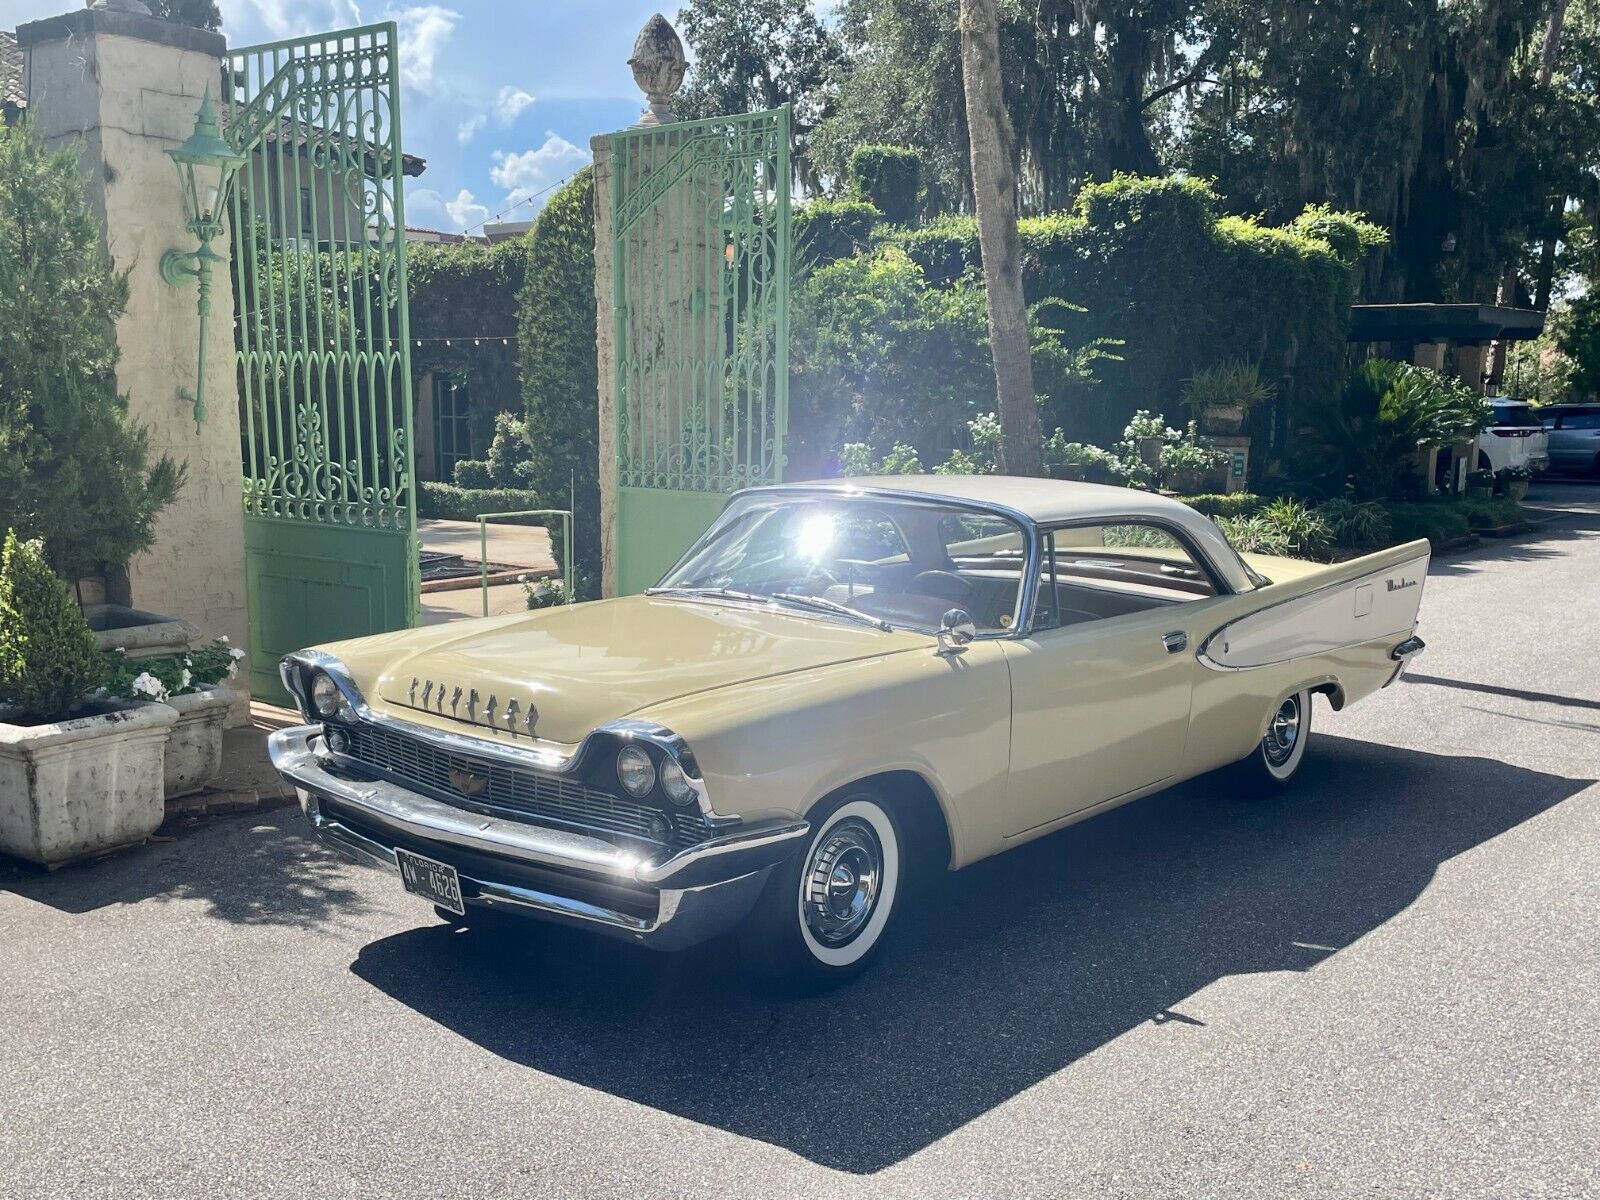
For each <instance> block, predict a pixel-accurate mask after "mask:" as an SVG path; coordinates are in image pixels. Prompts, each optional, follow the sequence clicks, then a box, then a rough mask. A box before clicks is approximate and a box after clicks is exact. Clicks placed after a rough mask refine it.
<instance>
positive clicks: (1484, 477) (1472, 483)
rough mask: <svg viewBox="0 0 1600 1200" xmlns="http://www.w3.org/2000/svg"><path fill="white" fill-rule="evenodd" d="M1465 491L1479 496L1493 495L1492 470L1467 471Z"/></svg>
mask: <svg viewBox="0 0 1600 1200" xmlns="http://www.w3.org/2000/svg"><path fill="white" fill-rule="evenodd" d="M1467 491H1468V492H1469V493H1476V494H1477V495H1480V496H1492V495H1494V472H1493V471H1468V472H1467Z"/></svg>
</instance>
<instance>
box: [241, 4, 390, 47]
mask: <svg viewBox="0 0 1600 1200" xmlns="http://www.w3.org/2000/svg"><path fill="white" fill-rule="evenodd" d="M221 8H222V23H223V27H224V28H225V29H237V28H238V27H239V25H241V24H246V25H248V24H250V23H252V22H251V18H254V21H255V22H259V23H260V24H261V26H262V27H263V28H264V29H265V30H266V31H267V33H268V34H270V35H271V36H272V37H274V38H291V37H304V36H305V35H307V34H312V33H323V32H326V31H327V30H330V29H348V28H350V27H351V26H354V25H360V24H361V10H360V8H359V7H358V6H357V4H356V3H355V0H221Z"/></svg>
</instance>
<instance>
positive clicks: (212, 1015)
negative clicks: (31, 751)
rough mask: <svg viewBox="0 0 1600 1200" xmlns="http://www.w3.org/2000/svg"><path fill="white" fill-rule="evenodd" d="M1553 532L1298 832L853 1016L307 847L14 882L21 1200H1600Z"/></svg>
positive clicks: (1267, 829)
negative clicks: (453, 917)
mask: <svg viewBox="0 0 1600 1200" xmlns="http://www.w3.org/2000/svg"><path fill="white" fill-rule="evenodd" d="M1535 499H1536V500H1537V501H1538V502H1540V503H1543V504H1550V505H1553V506H1556V507H1559V508H1564V509H1567V510H1569V515H1568V516H1567V517H1566V518H1565V519H1563V520H1560V521H1558V522H1556V523H1553V524H1549V525H1546V526H1543V527H1541V529H1540V530H1539V531H1538V532H1536V533H1535V534H1533V535H1531V536H1527V537H1523V538H1521V539H1518V540H1515V541H1512V542H1507V543H1486V544H1484V545H1483V546H1481V547H1478V548H1476V549H1474V550H1473V551H1471V552H1469V553H1466V554H1463V555H1458V556H1455V557H1451V558H1448V559H1444V560H1441V561H1439V562H1437V563H1435V565H1434V567H1433V570H1432V572H1431V576H1430V579H1429V583H1428V588H1427V593H1426V595H1425V597H1424V601H1423V626H1422V629H1421V633H1422V635H1423V636H1424V637H1425V638H1426V639H1427V641H1428V643H1429V651H1428V653H1427V654H1426V655H1425V656H1424V657H1423V658H1421V659H1420V660H1418V663H1417V665H1416V668H1415V673H1414V675H1413V676H1412V677H1411V678H1410V680H1409V681H1408V682H1406V683H1404V684H1403V685H1398V686H1396V687H1393V688H1390V689H1389V690H1388V691H1386V692H1384V693H1382V694H1380V695H1379V696H1377V697H1375V698H1373V699H1372V700H1370V701H1368V702H1367V703H1365V704H1364V705H1362V706H1359V707H1357V708H1356V709H1354V710H1352V711H1351V712H1349V713H1344V714H1333V713H1330V712H1329V711H1328V710H1327V709H1326V708H1325V707H1319V709H1318V710H1317V712H1316V722H1317V734H1318V736H1317V737H1316V738H1315V740H1314V742H1313V744H1312V746H1311V749H1310V751H1309V756H1308V761H1307V763H1306V767H1305V771H1304V774H1303V777H1302V784H1301V787H1300V788H1299V790H1298V792H1297V793H1295V794H1294V795H1292V796H1291V797H1290V798H1287V799H1285V800H1283V801H1281V802H1273V803H1268V804H1259V803H1247V802H1245V801H1243V800H1240V799H1237V798H1235V797H1233V796H1230V795H1228V794H1226V793H1225V792H1223V791H1222V790H1220V789H1219V788H1218V786H1216V785H1215V784H1213V783H1210V782H1207V781H1199V782H1196V783H1193V784H1189V785H1186V786H1184V787H1182V788H1179V789H1177V790H1175V791H1172V792H1169V793H1167V794H1164V795H1162V796H1158V797H1154V798H1151V799H1149V800H1146V801H1143V802H1141V803H1139V804H1136V805H1132V806H1130V807H1128V808H1125V809H1122V810H1119V811H1118V812H1115V813H1111V814H1108V815H1107V816H1104V817H1101V818H1099V819H1096V820H1094V821H1090V822H1087V823H1085V824H1083V825H1080V826H1078V827H1076V828H1074V829H1071V830H1068V831H1065V832H1063V833H1061V834H1058V835H1056V836H1053V837H1051V838H1048V839H1045V840H1043V841H1041V842H1038V843H1035V844H1034V845H1031V846H1029V847H1026V848H1024V849H1022V850H1020V851H1017V852H1015V853H1013V854H1010V855H1008V856H1004V857H1002V858H1000V859H996V860H991V861H989V862H987V863H984V864H980V865H979V866H976V867H974V868H972V869H970V870H968V871H965V872H962V873H961V874H959V875H956V876H954V877H952V878H951V879H950V880H949V881H948V882H946V883H945V884H944V885H943V886H941V887H940V888H938V889H937V890H936V891H935V892H934V893H933V894H932V895H931V896H929V897H928V898H927V899H926V901H925V903H924V905H923V907H922V909H921V910H920V911H919V912H918V913H917V914H916V919H915V920H914V921H913V922H912V923H911V924H910V925H909V926H908V927H907V928H905V929H903V930H902V936H901V937H900V939H899V940H898V942H897V943H896V944H895V945H893V946H892V947H891V949H890V952H889V953H888V955H887V956H886V957H885V958H884V959H883V960H882V961H881V962H880V964H879V965H878V968H877V969H876V970H875V972H874V973H873V974H871V975H870V976H869V977H867V978H866V979H864V980H862V981H861V982H859V983H858V984H857V985H855V986H852V987H850V988H848V989H845V990H843V991H840V992H837V993H834V994H832V995H830V996H825V997H821V998H817V999H810V1000H805V1001H800V1002H776V1001H774V1000H771V999H769V998H768V997H766V996H764V995H762V994H761V993H760V992H758V991H755V990H753V989H752V988H750V987H749V986H747V985H746V983H745V982H744V981H743V979H742V978H741V976H740V975H739V973H738V969H737V964H736V963H735V962H734V961H733V960H732V959H731V957H730V956H729V954H728V953H727V952H726V951H725V950H724V949H723V948H721V947H719V946H712V947H707V948H703V949H701V950H697V951H694V952H691V953H688V954H684V955H679V956H675V957H663V956H657V955H653V954H651V953H649V952H646V951H639V950H634V949H632V948H630V947H623V946H615V945H611V944H607V943H599V942H595V941H591V940H589V939H586V938H583V937H579V936H575V935H570V934H566V933H561V932H553V931H548V930H539V929H534V930H531V931H525V932H523V933H521V934H517V935H512V934H507V933H505V932H503V931H476V930H472V931H467V932H464V933H458V932H452V931H450V930H448V929H446V928H444V927H442V926H440V925H438V924H437V923H435V921H434V919H433V917H432V914H431V912H430V911H429V910H428V909H427V908H426V906H422V905H420V903H419V902H417V901H414V900H413V899H412V898H410V897H407V896H405V895H403V894H402V893H400V891H399V888H398V884H396V883H395V882H393V881H392V880H391V879H389V878H387V877H383V876H379V875H377V874H374V873H368V872H364V871H361V870H359V869H357V868H354V867H351V866H347V865H345V864H344V863H343V862H342V861H340V860H339V859H337V858H335V857H332V856H330V855H327V854H325V853H323V852H321V851H320V850H318V849H317V848H315V847H314V846H313V845H312V844H311V843H309V842H308V841H307V840H306V839H305V837H304V833H303V830H302V828H301V826H300V822H299V816H298V813H295V812H293V811H292V810H291V811H287V812H280V813H276V814H273V815H271V816H270V817H267V818H262V817H243V818H237V819H232V820H219V821H216V822H214V823H211V824H209V825H206V826H203V827H202V828H200V829H198V830H197V831H195V832H192V833H189V834H187V835H185V836H183V837H181V838H180V839H179V840H178V841H177V842H175V843H172V844H168V845H159V846H152V847H149V848H146V849H144V850H142V851H139V852H136V853H132V854H128V855H124V856H121V857H119V858H117V859H115V860H112V861H109V862H106V863H102V864H100V865H98V866H95V867H92V868H81V869H71V870H66V871H62V872H60V873H58V874H56V875H53V876H40V875H36V874H31V873H26V872H18V871H7V870H6V869H4V868H0V947H3V951H0V1196H17V1197H23V1196H28V1197H33V1196H73V1197H88V1196H117V1197H136V1196H152V1197H154V1196H162V1197H170V1196H185V1197H187V1196H221V1195H241V1196H312V1197H334V1196H341V1197H342V1196H373V1197H377V1196H412V1195H417V1196H423V1195H426V1196H461V1197H479V1196H483V1197H487V1196H539V1197H552V1196H565V1195H594V1196H611V1195H620V1194H625V1193H626V1194H637V1195H652V1196H653V1195H664V1196H705V1195H710V1194H717V1195H760V1196H778V1195H783V1196H790V1195H792V1196H805V1197H822V1196H830V1195H862V1194H872V1195H893V1196H907V1197H919V1198H922V1197H928V1196H940V1195H1041V1196H1045V1195H1048V1196H1063V1195H1093V1196H1147V1195H1148V1196H1157V1195H1159V1196H1178V1195H1193V1196H1220V1195H1228V1196H1271V1197H1276V1196H1284V1195H1297V1196H1299V1195H1306V1196H1340V1197H1344V1196H1384V1197H1392V1196H1494V1197H1505V1196H1551V1197H1555V1196H1561V1197H1566V1196H1580V1195H1595V1194H1597V1193H1600V1167H1597V1164H1600V1007H1597V1005H1596V1000H1595V998H1596V996H1597V995H1600V785H1597V784H1596V780H1597V779H1600V487H1594V486H1587V485H1567V486H1560V485H1548V486H1547V485H1542V486H1541V488H1540V490H1539V492H1538V493H1537V494H1536V497H1535Z"/></svg>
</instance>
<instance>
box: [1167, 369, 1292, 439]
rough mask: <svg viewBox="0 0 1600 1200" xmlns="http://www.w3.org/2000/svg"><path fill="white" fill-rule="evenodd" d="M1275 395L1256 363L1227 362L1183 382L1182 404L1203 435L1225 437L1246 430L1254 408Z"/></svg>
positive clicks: (1197, 373) (1200, 372)
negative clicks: (1245, 423) (1245, 426)
mask: <svg viewBox="0 0 1600 1200" xmlns="http://www.w3.org/2000/svg"><path fill="white" fill-rule="evenodd" d="M1276 394H1277V393H1276V391H1275V390H1274V389H1273V387H1272V386H1271V385H1270V384H1268V383H1267V382H1266V381H1265V380H1263V379H1262V378H1261V372H1260V371H1259V370H1258V369H1257V368H1256V365H1255V364H1254V363H1247V362H1243V361H1241V360H1239V359H1224V360H1223V361H1222V362H1219V363H1214V364H1212V365H1211V366H1209V367H1207V368H1205V369H1204V370H1203V371H1196V372H1195V373H1194V374H1193V375H1192V376H1190V377H1189V378H1188V379H1186V380H1184V383H1183V393H1182V401H1183V405H1184V407H1185V408H1187V409H1188V410H1189V413H1190V415H1191V416H1193V417H1194V419H1195V420H1196V421H1197V422H1198V423H1199V426H1200V432H1201V433H1204V434H1209V435H1213V436H1224V437H1226V436H1232V435H1234V434H1237V433H1238V432H1239V431H1240V430H1241V429H1243V428H1244V421H1245V418H1246V417H1247V416H1248V415H1249V414H1250V410H1251V409H1252V408H1255V407H1256V406H1257V405H1258V404H1265V403H1266V402H1267V401H1269V400H1271V399H1272V398H1273V396H1274V395H1276Z"/></svg>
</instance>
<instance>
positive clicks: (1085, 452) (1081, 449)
mask: <svg viewBox="0 0 1600 1200" xmlns="http://www.w3.org/2000/svg"><path fill="white" fill-rule="evenodd" d="M1044 465H1045V470H1046V471H1048V472H1049V473H1050V476H1051V478H1053V479H1073V480H1079V481H1082V482H1088V483H1110V482H1111V481H1112V480H1113V479H1114V478H1115V477H1116V466H1117V460H1116V457H1115V456H1114V455H1112V454H1111V453H1109V452H1108V451H1105V450H1102V449H1100V447H1099V446H1091V445H1089V444H1088V443H1087V442H1069V441H1067V439H1066V435H1065V434H1064V433H1062V432H1061V430H1059V429H1058V430H1056V431H1055V432H1054V433H1053V434H1051V435H1050V437H1049V439H1048V440H1046V442H1045V444H1044Z"/></svg>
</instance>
